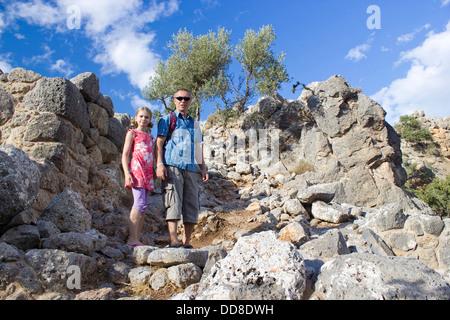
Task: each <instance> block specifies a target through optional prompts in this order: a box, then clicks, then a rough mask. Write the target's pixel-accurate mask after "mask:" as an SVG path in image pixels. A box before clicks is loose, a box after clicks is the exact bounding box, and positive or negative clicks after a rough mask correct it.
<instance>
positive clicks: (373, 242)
mask: <svg viewBox="0 0 450 320" xmlns="http://www.w3.org/2000/svg"><path fill="white" fill-rule="evenodd" d="M361 235H362V236H363V238H364V240H366V242H367V245H368V246H369V247H370V249H371V251H372V253H374V254H378V255H381V256H395V254H394V252H392V250H391V248H389V246H388V245H387V244H386V242H384V241H383V239H381V238H380V237H379V236H378V235H377V234H376V233H375V232H374V231H373V230H371V229H369V228H365V229H364V230H363V231H362V233H361Z"/></svg>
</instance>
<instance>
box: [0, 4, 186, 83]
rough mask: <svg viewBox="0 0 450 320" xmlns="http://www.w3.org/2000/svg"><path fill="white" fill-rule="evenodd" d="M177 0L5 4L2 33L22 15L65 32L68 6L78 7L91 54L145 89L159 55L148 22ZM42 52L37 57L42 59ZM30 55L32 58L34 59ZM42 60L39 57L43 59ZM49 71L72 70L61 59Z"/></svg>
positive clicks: (105, 69) (170, 8)
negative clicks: (155, 50) (90, 42)
mask: <svg viewBox="0 0 450 320" xmlns="http://www.w3.org/2000/svg"><path fill="white" fill-rule="evenodd" d="M179 2H180V0H161V1H156V0H154V1H143V0H77V1H74V0H55V1H43V0H29V1H21V2H18V1H16V2H13V3H12V4H9V5H7V8H6V12H7V14H6V16H7V17H8V18H7V21H5V19H4V18H3V17H2V16H0V33H1V30H2V29H3V28H4V26H5V25H7V24H12V23H15V21H16V20H19V19H24V20H25V21H27V23H29V24H30V25H37V26H41V27H45V28H48V29H52V28H53V29H54V30H55V31H56V32H60V33H64V32H69V31H70V29H69V28H68V25H67V20H68V19H69V15H68V12H67V9H68V8H69V7H70V6H76V7H77V8H78V9H79V10H78V12H79V15H80V18H81V24H80V31H81V32H83V33H84V34H85V35H86V36H87V37H88V39H90V40H91V41H92V42H93V50H92V53H91V54H92V56H93V57H94V61H95V62H96V63H99V64H100V65H101V66H102V71H103V72H106V73H121V72H123V73H125V74H127V76H128V79H129V80H130V83H131V84H132V85H134V86H136V87H137V88H139V89H141V90H142V89H144V87H145V85H146V84H147V83H148V80H149V77H150V75H151V74H152V73H153V70H154V67H155V66H156V63H157V61H158V59H159V56H158V55H157V54H156V53H155V52H154V50H152V48H151V45H152V44H153V41H154V38H155V36H156V34H155V33H154V32H151V31H148V27H149V26H148V25H149V24H150V23H152V22H154V21H156V20H158V19H160V18H161V17H167V16H170V15H172V14H173V13H175V12H177V11H178V9H179ZM40 58H41V60H42V59H43V58H46V57H39V56H36V57H35V58H34V60H35V61H38V60H36V59H40ZM32 59H33V58H32ZM42 61H43V60H42ZM51 68H52V70H58V69H59V70H65V72H66V73H67V72H70V71H72V70H71V66H69V65H67V63H66V64H64V63H63V61H62V60H61V61H56V62H52V67H51Z"/></svg>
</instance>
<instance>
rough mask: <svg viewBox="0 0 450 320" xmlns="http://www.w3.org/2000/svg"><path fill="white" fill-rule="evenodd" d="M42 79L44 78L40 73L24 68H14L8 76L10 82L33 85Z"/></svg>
mask: <svg viewBox="0 0 450 320" xmlns="http://www.w3.org/2000/svg"><path fill="white" fill-rule="evenodd" d="M41 78H42V76H41V75H40V74H39V73H36V72H34V71H31V70H26V69H24V68H14V69H12V70H11V71H10V72H9V74H8V80H9V81H11V82H26V83H32V82H35V81H38V80H39V79H41Z"/></svg>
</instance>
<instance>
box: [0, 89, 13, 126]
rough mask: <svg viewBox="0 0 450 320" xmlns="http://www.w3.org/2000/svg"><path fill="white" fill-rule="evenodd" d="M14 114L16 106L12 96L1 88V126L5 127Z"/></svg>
mask: <svg viewBox="0 0 450 320" xmlns="http://www.w3.org/2000/svg"><path fill="white" fill-rule="evenodd" d="M13 114H14V104H13V101H12V98H11V96H10V95H9V94H8V92H6V91H5V90H3V89H2V88H0V126H2V125H4V124H5V123H6V122H7V121H8V120H9V119H11V117H12V115H13Z"/></svg>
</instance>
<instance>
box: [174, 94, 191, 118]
mask: <svg viewBox="0 0 450 320" xmlns="http://www.w3.org/2000/svg"><path fill="white" fill-rule="evenodd" d="M173 101H174V102H175V107H176V109H177V110H178V111H179V112H181V113H182V114H184V115H186V114H187V113H188V110H189V106H190V105H191V95H190V94H189V92H187V91H183V90H180V91H177V93H175V97H174V99H173Z"/></svg>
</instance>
